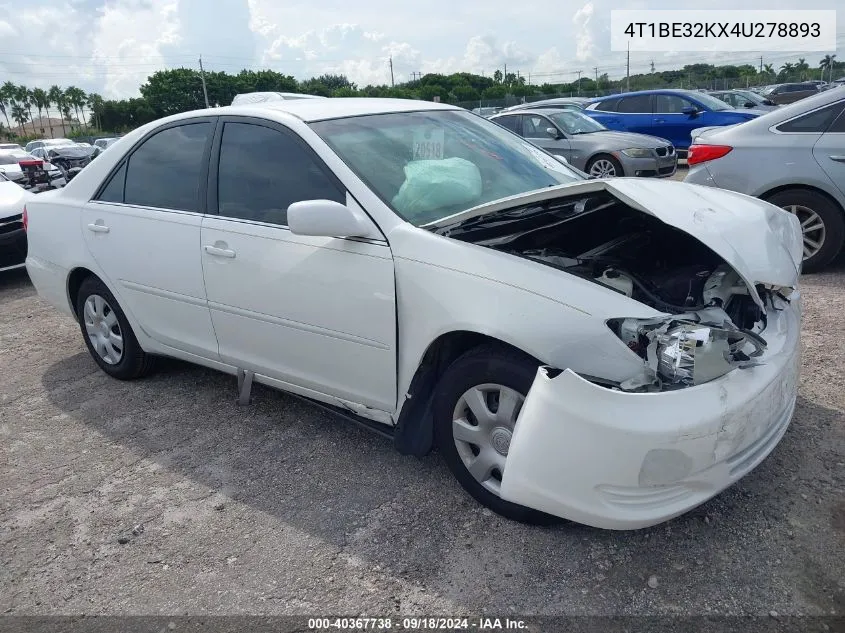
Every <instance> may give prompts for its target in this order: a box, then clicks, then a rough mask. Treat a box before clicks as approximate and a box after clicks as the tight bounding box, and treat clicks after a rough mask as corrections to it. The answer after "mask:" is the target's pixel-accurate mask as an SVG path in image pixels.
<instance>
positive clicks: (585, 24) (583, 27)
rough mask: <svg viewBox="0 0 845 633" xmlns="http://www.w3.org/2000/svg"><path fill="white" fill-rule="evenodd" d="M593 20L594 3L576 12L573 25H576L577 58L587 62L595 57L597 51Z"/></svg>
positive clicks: (589, 3)
mask: <svg viewBox="0 0 845 633" xmlns="http://www.w3.org/2000/svg"><path fill="white" fill-rule="evenodd" d="M592 20H593V3H592V2H588V3H587V4H585V5H584V6H583V7H581V8H580V9H578V10H577V11H576V12H575V15H573V16H572V23H573V24H574V25H575V29H576V31H575V57H576V59H578V60H585V59H588V58H590V57H593V55H594V54H595V50H596V45H595V40H594V36H593V29H592V25H591V22H592Z"/></svg>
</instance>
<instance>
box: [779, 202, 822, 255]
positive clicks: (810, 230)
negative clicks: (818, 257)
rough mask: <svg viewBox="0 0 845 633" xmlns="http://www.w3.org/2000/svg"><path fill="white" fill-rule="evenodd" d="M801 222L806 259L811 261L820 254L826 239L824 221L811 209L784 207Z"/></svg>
mask: <svg viewBox="0 0 845 633" xmlns="http://www.w3.org/2000/svg"><path fill="white" fill-rule="evenodd" d="M783 210H784V211H788V212H789V213H791V214H792V215H794V216H795V217H797V218H798V220H799V221H800V222H801V234H802V237H803V238H804V259H809V258H810V257H812V256H813V255H815V254H816V253H818V252H819V251H820V250H821V249H822V246H824V240H825V237H826V231H825V227H824V221H823V220H822V219H821V217H820V216H819V214H818V213H816V212H815V211H813V210H812V209H811V208H810V207H805V206H804V205H801V204H789V205H786V206H785V207H783Z"/></svg>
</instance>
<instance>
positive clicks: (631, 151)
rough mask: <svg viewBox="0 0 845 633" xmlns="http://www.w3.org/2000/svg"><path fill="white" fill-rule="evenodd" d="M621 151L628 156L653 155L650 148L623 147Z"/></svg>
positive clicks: (647, 156)
mask: <svg viewBox="0 0 845 633" xmlns="http://www.w3.org/2000/svg"><path fill="white" fill-rule="evenodd" d="M622 153H623V154H625V156H628V157H629V158H651V157H652V156H654V151H653V150H650V149H645V148H643V147H631V148H628V149H623V150H622Z"/></svg>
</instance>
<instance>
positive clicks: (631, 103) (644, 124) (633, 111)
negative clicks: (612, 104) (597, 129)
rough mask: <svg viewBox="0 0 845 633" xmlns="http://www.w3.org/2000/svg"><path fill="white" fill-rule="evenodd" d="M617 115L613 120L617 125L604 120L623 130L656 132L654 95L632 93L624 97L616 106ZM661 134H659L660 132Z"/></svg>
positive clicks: (616, 128)
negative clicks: (653, 106)
mask: <svg viewBox="0 0 845 633" xmlns="http://www.w3.org/2000/svg"><path fill="white" fill-rule="evenodd" d="M616 111H617V113H618V114H617V115H616V116H615V117H614V118H613V119H612V120H611V122H614V123H615V124H616V126H615V127H614V126H613V125H610V124H608V123H606V122H605V121H603V120H602V123H604V124H605V125H607V127H609V128H611V129H615V130H621V131H623V132H637V133H639V134H655V132H654V127H655V124H654V116H653V113H652V95H650V94H649V95H631V96H630V97H622V98H621V99H620V100H619V103H618V104H617V106H616ZM658 136H659V134H658Z"/></svg>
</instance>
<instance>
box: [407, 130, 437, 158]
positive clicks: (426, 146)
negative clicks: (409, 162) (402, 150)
mask: <svg viewBox="0 0 845 633" xmlns="http://www.w3.org/2000/svg"><path fill="white" fill-rule="evenodd" d="M444 140H445V133H444V131H443V129H442V128H426V129H423V130H415V131H414V147H413V149H414V160H442V159H443V144H444Z"/></svg>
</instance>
